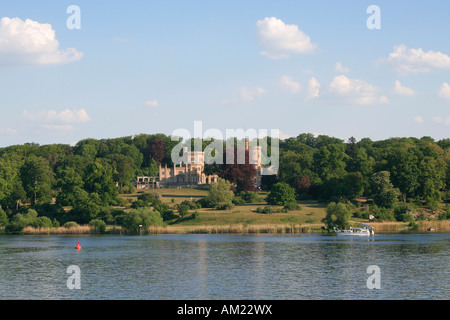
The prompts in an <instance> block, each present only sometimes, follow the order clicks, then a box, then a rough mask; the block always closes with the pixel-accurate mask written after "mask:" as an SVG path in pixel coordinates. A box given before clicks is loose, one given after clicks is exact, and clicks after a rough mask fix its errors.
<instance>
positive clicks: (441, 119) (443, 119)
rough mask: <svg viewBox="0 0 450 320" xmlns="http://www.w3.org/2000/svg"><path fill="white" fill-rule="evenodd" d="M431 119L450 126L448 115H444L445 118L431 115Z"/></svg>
mask: <svg viewBox="0 0 450 320" xmlns="http://www.w3.org/2000/svg"><path fill="white" fill-rule="evenodd" d="M431 120H432V121H433V122H436V123H440V124H444V125H446V126H450V116H448V117H445V118H443V117H433V118H431Z"/></svg>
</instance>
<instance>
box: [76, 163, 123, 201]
mask: <svg viewBox="0 0 450 320" xmlns="http://www.w3.org/2000/svg"><path fill="white" fill-rule="evenodd" d="M84 190H86V191H87V192H88V193H96V194H97V195H99V196H100V199H101V200H102V203H103V204H104V205H108V204H115V202H116V200H117V196H118V190H117V188H116V185H115V183H114V181H113V169H112V167H111V165H109V164H108V163H106V162H105V161H100V160H99V159H97V160H96V161H94V162H93V163H91V164H90V165H89V166H88V167H87V168H86V176H85V178H84Z"/></svg>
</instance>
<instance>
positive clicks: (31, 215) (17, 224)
mask: <svg viewBox="0 0 450 320" xmlns="http://www.w3.org/2000/svg"><path fill="white" fill-rule="evenodd" d="M37 215H38V213H37V212H36V210H34V209H28V210H27V212H26V213H18V214H16V215H15V216H14V217H13V218H12V219H11V222H10V223H9V224H8V225H7V226H6V228H5V230H6V231H7V232H17V231H22V229H23V228H25V227H26V226H32V225H34V224H35V223H36V220H37Z"/></svg>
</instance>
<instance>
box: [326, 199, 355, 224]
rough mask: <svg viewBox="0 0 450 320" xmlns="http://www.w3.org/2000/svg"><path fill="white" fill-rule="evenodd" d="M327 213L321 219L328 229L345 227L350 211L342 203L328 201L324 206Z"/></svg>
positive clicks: (348, 220)
mask: <svg viewBox="0 0 450 320" xmlns="http://www.w3.org/2000/svg"><path fill="white" fill-rule="evenodd" d="M326 212H327V215H326V217H325V218H324V219H323V220H322V222H323V223H325V225H326V226H327V228H328V229H333V228H338V229H345V228H347V226H348V225H349V222H350V218H351V212H350V210H349V208H348V206H347V205H346V204H344V203H341V202H339V203H335V202H330V203H329V204H328V206H327V208H326Z"/></svg>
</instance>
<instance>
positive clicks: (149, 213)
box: [123, 208, 164, 232]
mask: <svg viewBox="0 0 450 320" xmlns="http://www.w3.org/2000/svg"><path fill="white" fill-rule="evenodd" d="M163 225H164V221H163V218H162V217H161V214H160V213H159V212H158V211H154V210H151V209H150V208H137V209H132V210H131V211H130V212H129V213H128V214H126V215H125V217H124V220H123V226H124V228H125V229H127V230H128V231H130V232H139V231H140V228H142V229H143V230H146V229H148V227H149V226H163ZM140 226H141V227H140Z"/></svg>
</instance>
